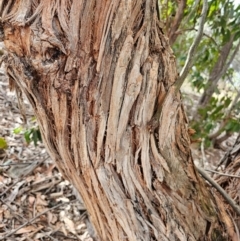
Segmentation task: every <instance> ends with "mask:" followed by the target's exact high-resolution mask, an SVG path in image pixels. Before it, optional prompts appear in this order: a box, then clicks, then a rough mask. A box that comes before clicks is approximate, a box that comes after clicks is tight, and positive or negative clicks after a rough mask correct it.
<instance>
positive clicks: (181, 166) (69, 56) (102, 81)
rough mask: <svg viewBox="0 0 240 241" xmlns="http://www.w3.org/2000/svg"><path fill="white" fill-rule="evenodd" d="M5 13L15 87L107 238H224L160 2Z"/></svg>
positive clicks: (23, 7)
mask: <svg viewBox="0 0 240 241" xmlns="http://www.w3.org/2000/svg"><path fill="white" fill-rule="evenodd" d="M0 16H1V30H2V31H3V32H4V36H3V38H4V42H5V46H6V48H7V50H8V54H7V56H6V57H5V59H4V60H5V64H6V70H7V73H8V75H9V79H10V82H11V85H15V86H18V87H20V89H21V90H22V91H23V92H24V93H25V94H26V96H27V98H28V99H29V101H30V102H31V104H32V106H33V108H34V110H35V114H36V117H37V119H38V122H39V125H40V128H41V132H42V135H43V139H44V142H45V144H46V147H47V148H48V151H49V154H50V155H51V157H52V158H53V160H55V162H56V164H57V166H58V167H59V169H60V171H61V172H62V173H63V175H64V176H65V177H66V178H67V179H69V180H70V181H71V182H72V183H73V185H74V186H75V187H76V188H77V190H78V191H79V193H80V194H81V196H82V198H83V200H84V203H85V205H86V208H87V210H88V212H89V214H90V218H91V221H92V223H93V225H94V227H95V229H96V232H97V234H98V236H99V239H100V240H103V241H105V240H106V241H107V240H114V241H117V240H131V241H134V240H145V241H146V240H166V241H174V240H224V238H223V236H224V234H225V227H224V226H223V224H222V223H221V222H220V221H222V222H224V221H225V220H226V217H225V219H224V218H223V217H220V216H219V215H218V208H217V206H216V202H215V200H217V201H218V202H220V201H219V200H218V198H217V197H214V196H213V195H212V193H211V192H210V190H209V189H208V188H207V187H206V184H205V182H204V181H203V180H202V179H201V178H200V177H199V175H198V174H197V173H196V171H195V168H194V165H193V161H192V156H191V151H190V148H189V145H190V140H189V136H188V132H187V119H186V117H185V113H184V110H183V108H182V105H181V97H180V94H179V93H177V94H176V93H175V90H174V87H173V83H174V82H175V80H176V78H177V72H176V67H175V58H174V56H173V53H172V51H171V49H170V47H169V44H168V40H167V39H166V38H165V37H164V35H163V33H162V30H161V28H160V27H159V26H160V25H159V22H158V19H157V15H156V1H154V0H146V1H144V0H141V1H139V0H135V1H134V0H133V1H132V0H115V1H113V0H112V1H110V0H109V1H108V0H105V1H96V0H81V1H80V0H72V1H70V0H61V1H60V0H59V1H57V0H55V1H48V0H43V1H40V0H35V1H31V0H18V1H17V0H16V1H14V0H12V1H8V0H5V1H4V0H3V1H1V2H0ZM189 214H190V215H189ZM225 216H227V215H225ZM220 219H221V220H220Z"/></svg>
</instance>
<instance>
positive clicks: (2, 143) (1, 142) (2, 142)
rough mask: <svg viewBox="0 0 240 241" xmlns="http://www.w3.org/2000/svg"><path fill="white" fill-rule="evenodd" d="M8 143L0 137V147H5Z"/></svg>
mask: <svg viewBox="0 0 240 241" xmlns="http://www.w3.org/2000/svg"><path fill="white" fill-rule="evenodd" d="M7 147H8V145H7V142H6V140H5V139H4V138H3V137H0V149H7Z"/></svg>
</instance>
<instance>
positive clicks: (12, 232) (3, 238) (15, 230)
mask: <svg viewBox="0 0 240 241" xmlns="http://www.w3.org/2000/svg"><path fill="white" fill-rule="evenodd" d="M64 204H66V203H60V204H58V205H56V206H54V207H52V208H49V209H47V210H45V211H44V212H41V213H39V214H38V215H37V216H36V217H34V218H32V219H30V220H29V221H27V222H25V223H24V224H22V225H20V226H19V227H18V228H16V229H14V230H12V231H11V232H9V233H7V234H6V235H4V237H2V238H0V240H5V239H6V237H9V236H11V235H12V234H14V233H16V232H17V231H18V230H19V229H21V228H23V227H25V226H26V225H28V224H31V223H32V222H33V221H35V220H36V219H37V218H39V217H40V216H41V215H43V214H45V213H47V212H49V211H51V210H53V209H56V208H58V207H60V206H62V205H64Z"/></svg>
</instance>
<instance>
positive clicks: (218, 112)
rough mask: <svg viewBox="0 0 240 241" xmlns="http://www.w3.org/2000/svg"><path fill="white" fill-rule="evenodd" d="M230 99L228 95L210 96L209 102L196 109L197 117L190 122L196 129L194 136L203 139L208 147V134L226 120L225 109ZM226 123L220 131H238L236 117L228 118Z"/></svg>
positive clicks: (239, 126)
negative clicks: (220, 96)
mask: <svg viewBox="0 0 240 241" xmlns="http://www.w3.org/2000/svg"><path fill="white" fill-rule="evenodd" d="M231 102H232V100H231V98H230V97H229V96H223V97H222V98H218V97H212V98H211V100H210V102H209V104H208V105H207V106H206V107H204V108H200V109H199V110H198V114H199V118H198V120H197V121H196V120H194V121H193V122H192V123H191V126H192V128H194V129H195V130H196V134H195V135H194V138H202V139H204V142H205V145H206V146H207V147H209V146H210V145H211V140H210V139H209V135H210V134H211V133H212V132H214V130H216V128H217V126H219V125H220V124H221V123H223V122H226V116H225V113H226V110H227V109H228V108H229V105H230V104H231ZM226 123H227V124H226V125H224V126H223V128H222V130H221V132H223V131H227V132H230V133H233V132H238V131H240V123H239V121H237V119H236V118H231V119H228V120H227V122H226Z"/></svg>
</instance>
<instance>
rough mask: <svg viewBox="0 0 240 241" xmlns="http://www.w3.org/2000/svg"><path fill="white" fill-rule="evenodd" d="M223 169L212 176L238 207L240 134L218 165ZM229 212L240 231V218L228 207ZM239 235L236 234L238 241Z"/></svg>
mask: <svg viewBox="0 0 240 241" xmlns="http://www.w3.org/2000/svg"><path fill="white" fill-rule="evenodd" d="M220 164H221V165H222V166H224V167H225V169H224V173H223V171H221V172H220V173H223V174H219V172H217V174H215V175H214V177H215V179H216V181H217V182H218V183H219V184H220V185H221V186H222V187H223V188H224V189H225V190H226V191H227V193H228V194H229V196H230V197H231V198H232V199H233V200H234V201H235V203H236V204H237V205H238V206H239V205H240V195H239V190H240V181H239V178H240V168H239V167H240V134H239V135H238V137H237V139H236V141H235V144H234V145H233V146H232V148H230V150H229V151H228V152H227V153H226V154H225V156H224V158H223V159H222V162H221V163H220ZM227 208H228V209H229V212H231V214H232V218H233V219H234V221H235V223H234V224H235V226H236V227H237V228H238V230H240V218H239V216H238V215H236V213H235V212H233V210H232V209H231V208H230V207H229V206H228V207H227ZM239 238H240V234H239V232H238V240H239Z"/></svg>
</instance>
